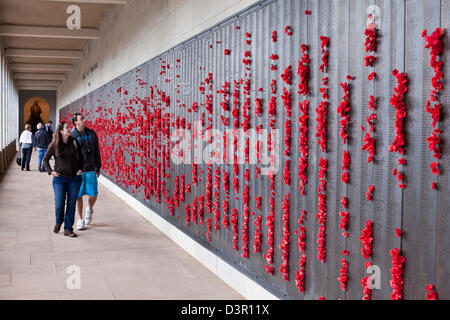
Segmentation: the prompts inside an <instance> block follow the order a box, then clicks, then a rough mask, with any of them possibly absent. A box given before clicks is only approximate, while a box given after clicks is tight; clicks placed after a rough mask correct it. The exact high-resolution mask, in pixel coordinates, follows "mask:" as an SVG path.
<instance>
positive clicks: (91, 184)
mask: <svg viewBox="0 0 450 320" xmlns="http://www.w3.org/2000/svg"><path fill="white" fill-rule="evenodd" d="M81 178H82V179H83V181H82V183H81V187H80V192H79V193H78V198H81V197H82V196H84V195H87V196H91V197H95V196H96V195H97V194H98V183H97V173H96V172H95V171H88V172H82V173H81Z"/></svg>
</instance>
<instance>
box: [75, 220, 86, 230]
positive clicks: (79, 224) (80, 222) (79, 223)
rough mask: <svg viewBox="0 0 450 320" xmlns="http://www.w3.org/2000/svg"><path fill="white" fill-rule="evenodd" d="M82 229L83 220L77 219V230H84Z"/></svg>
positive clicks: (83, 227)
mask: <svg viewBox="0 0 450 320" xmlns="http://www.w3.org/2000/svg"><path fill="white" fill-rule="evenodd" d="M84 229H86V228H85V226H84V220H83V219H80V220H78V222H77V230H84Z"/></svg>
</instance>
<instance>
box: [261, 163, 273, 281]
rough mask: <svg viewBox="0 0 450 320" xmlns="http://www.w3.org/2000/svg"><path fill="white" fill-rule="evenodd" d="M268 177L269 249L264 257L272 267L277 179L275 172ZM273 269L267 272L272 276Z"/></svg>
mask: <svg viewBox="0 0 450 320" xmlns="http://www.w3.org/2000/svg"><path fill="white" fill-rule="evenodd" d="M268 177H269V179H270V190H271V193H270V213H269V215H268V216H267V223H266V226H267V227H268V230H267V245H268V249H267V252H266V253H265V254H264V255H263V257H264V259H266V261H267V263H268V264H269V265H270V264H272V263H273V249H274V231H275V226H274V221H275V191H274V190H275V177H274V174H273V171H269V173H268ZM273 270H274V268H273V267H270V266H267V265H266V271H267V272H269V273H270V274H273Z"/></svg>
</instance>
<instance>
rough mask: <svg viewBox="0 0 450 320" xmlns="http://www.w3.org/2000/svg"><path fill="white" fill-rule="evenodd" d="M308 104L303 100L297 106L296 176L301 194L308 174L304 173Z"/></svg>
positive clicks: (306, 162)
mask: <svg viewBox="0 0 450 320" xmlns="http://www.w3.org/2000/svg"><path fill="white" fill-rule="evenodd" d="M308 105H309V101H308V100H305V101H303V103H301V102H299V104H298V108H299V110H300V112H301V115H300V116H299V117H298V122H299V127H298V132H299V137H298V141H299V149H300V153H301V156H300V158H299V159H298V178H299V188H298V190H299V191H300V192H301V194H302V196H304V195H305V185H306V183H307V182H308V176H307V174H306V172H307V169H308V119H309V116H308Z"/></svg>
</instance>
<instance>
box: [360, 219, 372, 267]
mask: <svg viewBox="0 0 450 320" xmlns="http://www.w3.org/2000/svg"><path fill="white" fill-rule="evenodd" d="M372 232H373V230H372V221H370V220H367V222H366V227H365V228H364V229H363V230H362V231H361V236H360V237H359V241H361V253H362V255H363V257H364V259H366V260H367V259H369V258H370V256H371V255H372V244H373V236H372Z"/></svg>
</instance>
